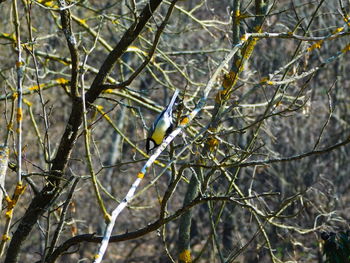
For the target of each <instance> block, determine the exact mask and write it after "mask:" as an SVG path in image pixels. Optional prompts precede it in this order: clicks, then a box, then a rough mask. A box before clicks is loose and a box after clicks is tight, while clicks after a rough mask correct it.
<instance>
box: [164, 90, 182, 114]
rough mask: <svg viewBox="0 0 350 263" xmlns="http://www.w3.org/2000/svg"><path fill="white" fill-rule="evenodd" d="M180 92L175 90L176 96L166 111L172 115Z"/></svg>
mask: <svg viewBox="0 0 350 263" xmlns="http://www.w3.org/2000/svg"><path fill="white" fill-rule="evenodd" d="M179 92H180V91H179V90H178V89H176V90H175V92H174V95H173V97H172V98H171V101H170V102H169V104H168V106H167V107H166V110H165V111H166V112H168V113H169V114H170V115H171V113H172V110H173V107H174V103H175V101H176V98H177V96H178V95H179Z"/></svg>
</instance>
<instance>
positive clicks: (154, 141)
mask: <svg viewBox="0 0 350 263" xmlns="http://www.w3.org/2000/svg"><path fill="white" fill-rule="evenodd" d="M178 95H179V90H178V89H177V90H175V92H174V95H173V97H172V98H171V101H170V102H169V104H168V106H167V107H166V109H165V110H163V111H162V113H161V114H159V116H158V117H157V119H156V120H155V122H154V123H153V124H152V127H151V129H150V130H149V133H148V136H147V141H146V150H147V154H148V153H149V152H150V151H151V150H153V149H154V148H156V147H158V146H159V145H160V144H161V143H162V141H163V140H164V138H165V137H167V136H168V135H169V134H170V133H171V132H172V130H173V107H174V103H175V101H176V98H177V96H178Z"/></svg>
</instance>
